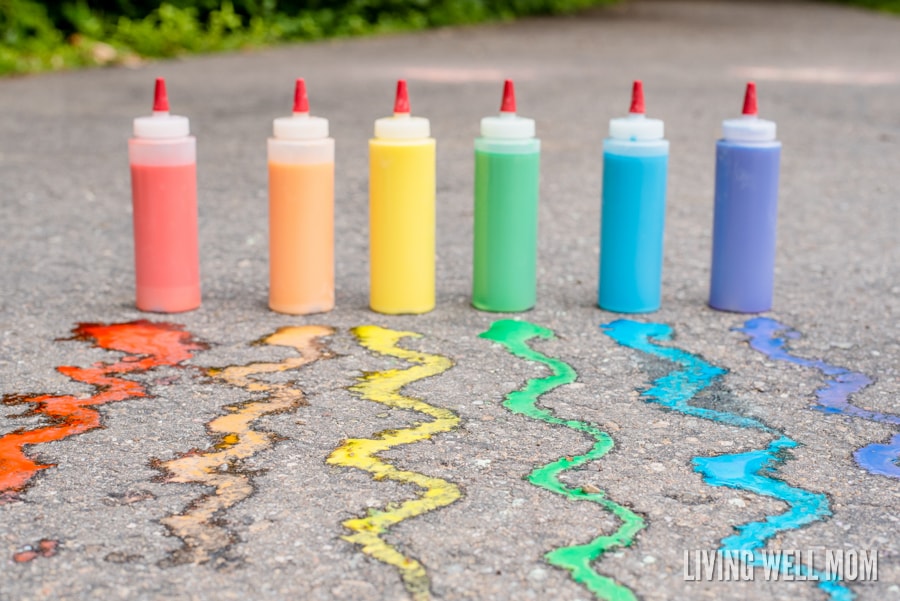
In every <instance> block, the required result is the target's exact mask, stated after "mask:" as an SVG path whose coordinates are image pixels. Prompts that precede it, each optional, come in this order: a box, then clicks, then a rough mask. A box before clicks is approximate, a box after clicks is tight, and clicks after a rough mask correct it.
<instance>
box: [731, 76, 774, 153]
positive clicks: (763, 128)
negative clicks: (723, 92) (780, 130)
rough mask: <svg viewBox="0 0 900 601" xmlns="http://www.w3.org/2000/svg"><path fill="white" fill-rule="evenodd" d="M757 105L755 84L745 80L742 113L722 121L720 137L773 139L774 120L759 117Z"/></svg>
mask: <svg viewBox="0 0 900 601" xmlns="http://www.w3.org/2000/svg"><path fill="white" fill-rule="evenodd" d="M758 115H759V107H758V104H757V101H756V84H755V83H753V82H752V81H750V82H747V91H746V92H745V93H744V110H743V115H741V116H740V117H738V118H737V119H726V120H725V121H722V137H724V138H725V139H726V140H728V141H729V142H772V141H774V140H775V134H776V126H775V122H774V121H767V120H765V119H760V118H759V116H758Z"/></svg>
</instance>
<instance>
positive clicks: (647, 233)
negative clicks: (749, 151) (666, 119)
mask: <svg viewBox="0 0 900 601" xmlns="http://www.w3.org/2000/svg"><path fill="white" fill-rule="evenodd" d="M629 113H630V114H629V115H628V116H627V117H624V118H620V119H612V120H610V122H609V137H608V138H607V139H606V140H604V141H603V208H602V223H601V233H600V284H599V290H598V305H599V306H600V308H602V309H606V310H608V311H615V312H617V313H646V312H650V311H656V310H657V309H659V306H660V300H661V288H662V260H663V228H664V226H665V219H666V179H667V173H668V162H669V142H668V141H667V140H665V139H663V122H662V121H660V120H659V119H648V118H647V117H646V116H645V115H644V88H643V84H642V83H641V82H640V81H635V82H634V88H633V90H632V99H631V110H630V111H629Z"/></svg>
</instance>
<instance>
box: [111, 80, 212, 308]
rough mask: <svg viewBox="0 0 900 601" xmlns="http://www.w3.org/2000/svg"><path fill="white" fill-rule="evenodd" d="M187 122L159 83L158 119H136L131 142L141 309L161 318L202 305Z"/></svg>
mask: <svg viewBox="0 0 900 601" xmlns="http://www.w3.org/2000/svg"><path fill="white" fill-rule="evenodd" d="M190 134H191V132H190V123H189V121H188V119H187V117H179V116H176V115H170V114H169V99H168V97H167V95H166V82H165V80H163V79H162V78H158V79H157V80H156V91H155V95H154V99H153V114H152V115H151V116H149V117H138V118H137V119H135V120H134V137H133V138H131V139H130V140H129V141H128V158H129V161H130V163H131V191H132V203H133V207H134V270H135V277H136V282H137V308H138V309H140V310H141V311H153V312H157V313H177V312H179V311H190V310H191V309H196V308H197V307H199V306H200V253H199V245H198V242H197V140H196V139H195V138H194V136H192V135H190Z"/></svg>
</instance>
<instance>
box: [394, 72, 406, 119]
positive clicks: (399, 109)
mask: <svg viewBox="0 0 900 601" xmlns="http://www.w3.org/2000/svg"><path fill="white" fill-rule="evenodd" d="M397 113H401V114H402V113H406V114H408V113H409V91H408V90H407V89H406V80H405V79H398V80H397V96H396V97H395V99H394V114H397Z"/></svg>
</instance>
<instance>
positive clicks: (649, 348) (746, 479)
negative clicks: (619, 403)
mask: <svg viewBox="0 0 900 601" xmlns="http://www.w3.org/2000/svg"><path fill="white" fill-rule="evenodd" d="M601 328H602V329H603V331H604V332H605V333H606V335H607V336H609V337H610V338H612V339H613V340H615V341H616V342H618V343H619V344H621V345H622V346H625V347H628V348H631V349H634V350H636V351H640V352H643V353H646V354H648V355H650V356H653V357H656V358H658V359H663V360H665V361H669V362H672V363H675V364H676V365H677V366H678V368H679V369H678V370H675V371H672V372H670V373H668V374H667V375H665V376H663V377H661V378H658V379H657V380H655V381H654V382H653V383H652V385H651V387H650V388H648V389H647V390H645V391H644V392H643V393H641V398H642V399H644V400H645V401H647V402H650V403H655V404H659V405H662V406H663V407H666V408H668V409H671V410H673V411H678V412H679V413H684V414H686V415H690V416H693V417H698V418H702V419H709V420H712V421H715V422H718V423H724V424H729V425H733V426H738V427H742V428H752V429H756V430H761V431H763V432H767V433H773V434H776V435H777V436H778V438H776V439H775V440H774V441H773V442H772V443H771V444H769V445H768V447H766V448H765V449H762V450H759V451H751V452H747V453H736V454H731V455H720V456H717V457H696V458H694V460H693V463H694V469H695V471H697V472H699V473H700V474H702V475H703V480H704V482H706V483H707V484H709V485H711V486H727V487H729V488H734V489H737V490H745V491H748V492H752V493H755V494H758V495H763V496H767V497H771V498H774V499H778V500H779V501H783V502H784V503H786V504H787V505H788V511H786V512H785V513H782V514H778V515H772V516H767V517H766V519H765V520H764V521H762V522H750V523H747V524H743V525H740V526H735V530H736V531H737V534H734V535H732V536H729V537H726V538H724V539H723V540H722V541H721V545H722V546H721V547H720V551H722V552H731V551H741V550H743V551H750V552H752V554H753V560H752V563H753V565H755V566H763V565H764V563H763V557H762V555H761V553H759V552H760V551H761V550H763V549H764V548H765V546H766V543H767V541H768V540H769V539H770V538H772V537H773V536H775V535H776V534H778V533H779V532H784V531H787V530H794V529H796V528H800V527H802V526H805V525H808V524H810V523H812V522H815V521H818V520H821V519H823V518H825V517H827V516H829V515H831V511H830V510H829V506H828V499H827V497H825V495H823V494H821V493H814V492H811V491H808V490H805V489H802V488H797V487H794V486H791V485H789V484H787V483H786V482H784V481H783V480H780V479H778V478H776V477H774V476H775V475H776V474H777V471H778V467H779V466H780V465H781V464H783V463H784V461H785V458H786V452H787V450H788V449H791V448H794V447H796V446H797V443H796V442H795V441H793V440H791V439H790V438H788V437H786V436H784V434H782V433H780V432H778V431H776V430H775V429H773V428H771V427H769V426H767V425H765V424H764V423H762V422H761V421H759V420H756V419H753V418H749V417H744V416H741V415H736V414H733V413H728V412H724V411H713V410H709V409H704V408H699V407H694V406H692V405H690V404H689V403H690V401H691V399H693V398H694V397H695V396H696V395H697V394H698V393H699V392H700V391H702V390H703V389H705V388H707V387H709V386H710V385H712V384H713V383H714V382H716V381H717V380H719V379H720V378H721V377H722V376H723V375H725V374H726V373H727V372H726V371H725V370H724V369H722V368H720V367H716V366H714V365H710V364H709V363H707V362H706V361H704V360H703V359H702V358H701V357H699V356H697V355H694V354H692V353H688V352H687V351H684V350H682V349H678V348H673V347H665V346H660V345H659V344H657V342H666V341H669V340H671V339H672V328H671V327H669V326H668V325H666V324H662V323H638V322H635V321H629V320H617V321H613V322H611V323H608V324H605V325H602V326H601ZM779 569H781V570H782V572H785V573H786V572H787V571H788V570H791V571H796V570H798V569H799V570H800V571H799V572H798V573H801V574H803V575H808V576H810V577H811V578H818V581H817V582H816V584H817V585H818V587H819V588H820V589H822V590H823V591H825V592H826V593H828V595H829V596H830V597H831V599H832V600H833V601H847V600H849V599H853V597H854V595H853V592H852V591H850V589H849V588H847V587H845V586H844V585H842V584H841V583H839V582H837V581H835V580H828V579H827V575H826V574H824V573H822V572H818V571H811V572H809V571H808V570H807V569H806V568H805V567H803V566H791V567H781V568H779Z"/></svg>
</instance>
